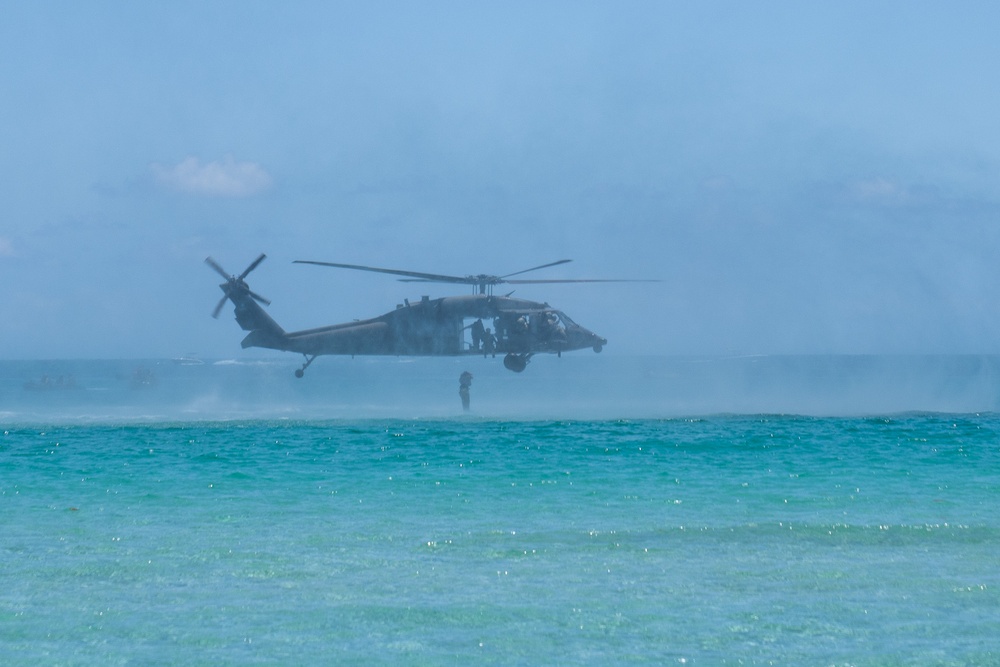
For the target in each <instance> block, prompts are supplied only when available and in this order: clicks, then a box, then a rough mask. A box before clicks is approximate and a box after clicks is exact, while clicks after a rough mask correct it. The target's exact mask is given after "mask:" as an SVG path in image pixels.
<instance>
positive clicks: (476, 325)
mask: <svg viewBox="0 0 1000 667" xmlns="http://www.w3.org/2000/svg"><path fill="white" fill-rule="evenodd" d="M471 331H472V349H473V351H475V352H479V346H480V345H481V344H482V342H483V339H484V338H485V337H486V331H485V330H484V329H483V320H482V319H481V318H480V319H478V320H476V321H475V322H473V323H472V329H471Z"/></svg>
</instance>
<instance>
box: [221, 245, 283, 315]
mask: <svg viewBox="0 0 1000 667" xmlns="http://www.w3.org/2000/svg"><path fill="white" fill-rule="evenodd" d="M266 257H267V255H265V254H264V253H261V254H260V257H258V258H257V259H255V260H254V261H253V262H252V263H251V264H250V266H248V267H247V268H246V269H245V270H244V271H243V273H241V274H240V275H238V276H234V275H230V274H228V273H226V270H225V269H223V268H222V266H220V265H219V263H218V262H216V261H215V260H214V259H212V258H211V257H206V258H205V263H206V264H208V265H209V266H210V267H212V268H213V269H214V270H215V272H216V273H218V274H219V275H220V276H222V277H223V278H224V279H225V281H226V282H224V283H222V284H221V285H219V287H220V288H221V289H222V292H223V294H222V299H220V300H219V303H218V304H217V305H216V306H215V310H213V311H212V317H215V318H218V317H219V313H221V312H222V308H223V306H225V305H226V301H227V300H228V299H233V301H234V303H235V297H237V296H239V295H240V294H246V295H247V296H249V297H251V298H252V299H254V300H256V301H259V302H260V303H262V304H264V305H265V306H269V305H271V302H270V301H269V300H268V299H265V298H264V297H262V296H261V295H260V294H257V293H256V292H254V291H253V290H251V289H250V287H249V286H248V285H247V284H246V282H245V281H244V279H245V278H246V277H247V276H248V275H249V274H250V272H251V271H253V270H254V269H256V268H257V266H258V265H259V264H260V263H261V262H263V261H264V259H265V258H266Z"/></svg>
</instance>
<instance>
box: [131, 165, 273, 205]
mask: <svg viewBox="0 0 1000 667" xmlns="http://www.w3.org/2000/svg"><path fill="white" fill-rule="evenodd" d="M150 168H151V169H152V171H153V175H154V176H155V177H156V180H157V182H159V183H160V184H161V185H164V186H166V187H168V188H171V189H173V190H179V191H180V192H187V193H191V194H197V195H206V196H210V197H249V196H251V195H255V194H258V193H260V192H263V191H264V190H266V189H267V188H269V187H270V186H271V183H272V179H271V176H270V174H268V173H267V171H266V170H265V169H264V168H263V167H261V166H260V165H259V164H257V163H256V162H237V161H236V160H235V159H234V158H233V157H232V156H231V155H228V156H226V157H225V158H224V159H223V160H221V161H216V162H207V163H205V164H202V163H201V160H199V159H198V158H196V157H188V158H185V159H184V160H182V161H181V162H180V163H179V164H176V165H174V166H172V167H169V166H164V165H161V164H159V163H154V164H152V165H151V166H150Z"/></svg>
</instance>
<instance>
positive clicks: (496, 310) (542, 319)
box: [206, 259, 607, 377]
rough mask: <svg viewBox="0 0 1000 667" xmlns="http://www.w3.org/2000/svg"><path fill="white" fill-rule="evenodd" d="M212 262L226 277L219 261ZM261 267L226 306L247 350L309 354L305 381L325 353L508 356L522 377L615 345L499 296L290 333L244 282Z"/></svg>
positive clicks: (230, 288)
mask: <svg viewBox="0 0 1000 667" xmlns="http://www.w3.org/2000/svg"><path fill="white" fill-rule="evenodd" d="M206 261H208V262H209V263H210V264H211V265H212V266H213V268H216V270H217V271H219V272H220V273H223V275H225V274H224V272H223V271H222V270H221V268H218V267H217V265H216V264H215V263H214V261H213V260H211V259H209V260H206ZM259 262H260V259H258V260H257V262H256V263H254V264H253V265H251V267H250V268H249V269H248V270H247V271H244V273H243V274H242V275H241V276H239V277H238V278H237V277H235V276H234V277H231V278H230V279H229V280H228V281H227V282H225V283H223V284H222V285H220V288H221V289H222V291H223V294H224V296H223V302H224V301H226V300H229V301H231V302H232V303H233V305H234V306H235V315H236V321H237V323H239V325H240V327H241V328H242V329H243V330H245V331H248V332H249V333H248V334H247V335H246V337H245V338H244V339H243V342H242V346H243V347H244V348H249V347H259V348H267V349H272V350H282V351H287V352H298V353H300V354H303V355H305V356H306V358H307V361H306V363H305V365H304V366H303V367H302V368H301V369H300V370H298V371H296V375H297V376H299V377H301V376H302V373H303V371H305V369H306V367H308V366H309V364H311V363H312V361H313V359H315V358H316V357H317V356H320V355H351V356H355V355H387V356H462V355H483V356H487V357H490V356H492V357H495V356H497V355H498V354H500V355H503V357H504V366H505V367H507V368H508V369H510V370H512V371H515V372H520V371H523V370H524V369H525V367H526V366H527V363H528V360H529V359H530V358H531V357H532V356H533V355H535V354H540V353H550V354H557V355H561V354H562V353H563V352H570V351H573V350H582V349H587V348H590V349H593V350H594V351H595V352H600V351H601V349H602V348H603V346H604V345H606V344H607V340H606V339H604V338H602V337H601V336H598V335H597V334H595V333H594V332H592V331H590V330H588V329H586V328H584V327H582V326H580V325H578V324H577V323H576V322H574V321H573V320H572V319H570V317H569V316H567V315H566V314H565V313H564V312H562V311H560V310H558V309H555V308H552V307H551V306H550V305H549V304H547V303H540V302H537V301H529V300H527V299H519V298H514V297H510V296H495V295H492V294H471V295H464V296H448V297H442V298H437V299H431V298H429V297H426V296H425V297H422V298H420V300H418V301H415V302H410V301H408V300H404V302H403V303H401V304H399V305H397V306H396V308H395V310H392V311H390V312H388V313H385V314H384V315H379V316H378V317H373V318H370V319H365V320H355V321H353V322H345V323H342V324H333V325H329V326H324V327H318V328H315V329H304V330H301V331H289V332H286V331H285V330H284V329H282V328H281V326H279V325H278V324H277V322H275V321H274V320H273V319H272V318H271V316H270V315H268V314H267V312H266V311H265V310H264V309H263V308H262V307H261V305H260V303H258V302H263V303H267V301H266V299H263V297H261V296H260V295H258V294H255V293H254V292H252V291H251V290H250V288H249V286H248V285H247V284H246V282H244V280H243V278H244V277H245V276H246V274H247V273H249V271H250V270H252V268H254V267H255V266H256V264H258V263H259ZM220 305H222V302H220ZM216 312H218V308H217V309H216Z"/></svg>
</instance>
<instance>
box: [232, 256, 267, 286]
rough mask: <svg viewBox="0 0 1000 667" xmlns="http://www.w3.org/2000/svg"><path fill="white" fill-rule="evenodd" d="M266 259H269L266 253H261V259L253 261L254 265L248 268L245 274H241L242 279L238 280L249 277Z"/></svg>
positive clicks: (240, 278)
mask: <svg viewBox="0 0 1000 667" xmlns="http://www.w3.org/2000/svg"><path fill="white" fill-rule="evenodd" d="M266 257H267V255H265V254H264V253H260V257H258V258H257V259H255V260H254V261H253V263H252V264H251V265H250V266H248V267H247V269H246V271H244V272H243V273H241V274H240V277H239V278H237V280H243V279H244V278H246V277H247V275H249V273H250V272H251V271H253V270H254V269H256V268H257V265H258V264H260V263H261V262H263V261H264V259H265V258H266Z"/></svg>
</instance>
